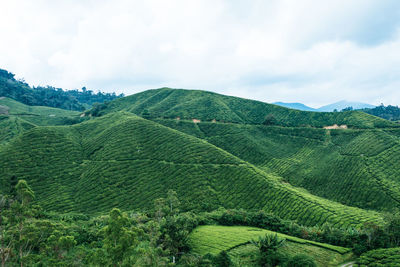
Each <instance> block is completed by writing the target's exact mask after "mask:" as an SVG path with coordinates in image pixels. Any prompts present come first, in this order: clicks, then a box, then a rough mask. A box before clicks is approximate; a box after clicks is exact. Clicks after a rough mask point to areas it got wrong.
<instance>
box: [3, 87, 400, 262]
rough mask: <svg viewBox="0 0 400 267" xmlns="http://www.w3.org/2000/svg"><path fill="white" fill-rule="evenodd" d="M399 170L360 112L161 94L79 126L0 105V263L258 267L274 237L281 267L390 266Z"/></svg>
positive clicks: (391, 135) (72, 115) (113, 107)
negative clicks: (306, 264) (296, 265)
mask: <svg viewBox="0 0 400 267" xmlns="http://www.w3.org/2000/svg"><path fill="white" fill-rule="evenodd" d="M335 125H336V126H335ZM340 125H345V126H343V127H342V128H340V127H339V126H340ZM399 162H400V128H399V125H398V124H396V123H394V122H390V121H387V120H384V119H381V118H378V117H375V116H372V115H369V114H366V113H363V112H361V111H346V112H332V113H326V112H325V113H324V112H318V113H317V112H305V111H298V110H291V109H287V108H283V107H279V106H276V105H270V104H266V103H262V102H259V101H253V100H248V99H241V98H237V97H230V96H224V95H219V94H215V93H211V92H204V91H199V90H176V89H169V88H162V89H155V90H148V91H144V92H142V93H139V94H135V95H132V96H128V97H123V98H118V99H116V100H113V101H111V102H108V103H104V104H99V105H95V106H94V107H93V108H92V109H90V110H87V111H85V112H84V113H80V112H76V111H68V110H62V109H57V108H50V107H35V106H27V105H24V104H21V103H19V102H17V101H15V100H13V99H10V98H5V97H0V241H1V242H0V254H1V255H0V256H1V257H0V259H2V260H6V261H7V260H9V259H11V260H10V262H12V264H11V265H10V266H15V265H19V266H20V265H21V264H22V263H26V265H27V266H30V265H29V264H32V266H38V265H37V264H38V262H44V263H43V264H44V265H43V266H113V265H115V263H116V262H117V263H118V264H117V266H169V265H168V264H170V265H171V264H172V265H176V266H259V265H260V264H261V263H260V260H261V261H262V260H271V259H266V258H263V256H262V255H261V256H260V255H259V254H260V253H261V254H262V253H264V252H265V251H264V252H259V248H258V247H257V245H254V244H249V241H250V240H252V239H256V238H258V237H259V236H265V234H268V233H269V234H271V233H273V232H272V231H274V232H277V233H278V235H277V236H278V237H279V238H284V239H286V240H287V246H286V247H285V248H284V249H283V250H282V251H283V253H284V254H285V255H286V256H289V258H293V259H292V260H294V261H295V260H296V259H297V258H296V257H297V256H298V254H305V255H300V256H299V257H300V258H299V260H305V261H307V260H310V258H311V261H315V262H316V264H317V265H319V266H336V265H339V264H341V263H344V262H347V261H350V260H356V259H355V258H356V257H357V255H361V254H362V256H361V257H360V258H359V259H358V262H359V264H361V265H362V266H374V265H373V263H372V262H373V261H377V262H379V263H380V264H386V266H396V265H387V264H397V262H398V259H397V256H396V253H397V248H395V247H398V246H399V245H400V236H399V234H398V233H400V215H398V213H396V212H397V211H398V210H399V209H400V178H399V177H400V165H399ZM27 203H29V204H27ZM115 208H118V209H115ZM105 214H109V215H105ZM215 224H220V225H215ZM21 225H22V226H21ZM222 225H225V226H222ZM226 225H229V227H228V226H226ZM239 225H240V226H239ZM250 226H251V227H250ZM253 226H254V227H253ZM255 227H257V228H255ZM261 228H262V229H261ZM33 229H36V230H37V229H39V230H40V231H38V232H35V231H34V230H33ZM113 231H117V232H118V233H120V235H121V239H120V238H119V236H115V235H113V234H112V233H114V232H113ZM283 233H286V235H285V234H283ZM3 241H7V242H3ZM24 242H25V243H24ZM119 242H120V243H121V244H120V245H121V246H120V245H118V244H119ZM260 242H261V241H260ZM7 244H11V245H10V246H8V245H7ZM261 247H262V246H261V245H260V248H261ZM122 248H123V249H122ZM117 249H121V250H120V251H123V253H122V254H118V253H115V251H116V250H117ZM375 249H384V250H375ZM368 250H370V251H369V252H367V251H368ZM260 251H261V250H260ZM268 251H269V252H268V253H272V252H271V251H270V250H268ZM275 252H276V251H275ZM275 252H274V253H275ZM24 253H25V254H24ZM209 253H211V254H209ZM264 254H265V253H264ZM272 254H273V253H272ZM272 254H271V255H272ZM278 254H279V253H278ZM278 254H276V255H278ZM257 255H258V256H257ZM274 255H275V254H274ZM279 255H280V256H282V255H281V254H279ZM279 255H278V256H279ZM259 256H260V257H261V258H260V257H259ZM264 256H265V255H264ZM278 256H276V257H277V258H276V260H278V258H279V257H278ZM221 262H225V263H226V262H230V263H229V264H231V265H221V264H222V263H221ZM288 262H290V260H289V261H288ZM264 263H265V262H264ZM264 263H262V264H261V265H263V264H264ZM207 264H208V265H207ZM264 265H265V264H264ZM5 266H8V265H5ZM288 266H290V265H288Z"/></svg>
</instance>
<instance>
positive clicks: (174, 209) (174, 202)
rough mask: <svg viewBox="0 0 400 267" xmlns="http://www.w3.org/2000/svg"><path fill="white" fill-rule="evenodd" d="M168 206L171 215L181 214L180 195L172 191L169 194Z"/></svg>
mask: <svg viewBox="0 0 400 267" xmlns="http://www.w3.org/2000/svg"><path fill="white" fill-rule="evenodd" d="M166 202H167V204H168V208H169V214H170V215H174V214H176V213H178V212H179V205H180V204H181V203H180V201H179V199H178V194H177V193H176V192H175V191H174V190H172V189H170V190H168V192H167V201H166Z"/></svg>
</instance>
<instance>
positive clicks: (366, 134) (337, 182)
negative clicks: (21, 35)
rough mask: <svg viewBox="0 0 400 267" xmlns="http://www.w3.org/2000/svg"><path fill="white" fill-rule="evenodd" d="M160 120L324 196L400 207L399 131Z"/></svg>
mask: <svg viewBox="0 0 400 267" xmlns="http://www.w3.org/2000/svg"><path fill="white" fill-rule="evenodd" d="M156 121H157V122H158V123H161V124H163V125H166V126H168V127H170V128H173V129H177V130H179V131H182V132H185V133H188V134H191V135H193V136H196V137H198V138H202V139H204V140H207V142H209V143H212V144H214V145H215V146H217V147H220V148H222V149H224V150H226V151H228V152H229V153H231V154H233V155H235V156H237V157H239V158H240V159H242V160H244V161H247V162H250V163H251V164H254V165H256V166H257V167H259V168H261V169H263V170H264V171H265V172H268V173H274V174H275V175H276V176H279V177H282V178H283V180H284V181H286V182H288V183H290V184H292V185H294V186H299V187H304V188H306V189H307V190H308V191H310V192H311V193H313V194H316V195H319V196H321V197H324V198H328V199H331V200H334V201H338V202H341V203H343V204H346V205H350V206H358V207H361V208H366V209H378V210H393V209H396V208H399V207H400V180H399V179H398V177H399V175H400V167H399V165H398V164H397V162H398V161H399V160H400V156H399V153H398V151H399V150H400V129H386V130H384V129H370V130H325V129H313V128H299V127H297V128H292V127H276V126H263V125H241V124H222V123H197V124H194V123H193V122H190V121H182V120H181V121H176V120H166V119H163V120H161V119H158V120H156Z"/></svg>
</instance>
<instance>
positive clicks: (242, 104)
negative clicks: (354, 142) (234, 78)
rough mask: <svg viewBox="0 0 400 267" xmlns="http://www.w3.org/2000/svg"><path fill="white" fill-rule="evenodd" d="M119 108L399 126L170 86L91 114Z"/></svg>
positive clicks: (250, 120) (229, 118)
mask: <svg viewBox="0 0 400 267" xmlns="http://www.w3.org/2000/svg"><path fill="white" fill-rule="evenodd" d="M116 111H127V112H131V113H133V114H136V115H141V116H144V117H146V118H178V117H179V118H180V119H196V120H199V121H203V122H204V121H210V122H211V121H213V120H215V121H218V122H231V123H241V124H262V123H265V122H266V118H268V117H269V118H270V119H271V122H269V124H273V125H280V126H290V127H299V126H303V127H315V128H322V127H324V126H329V125H334V124H338V125H341V124H344V125H347V126H348V127H352V128H374V127H399V125H397V124H395V123H393V122H389V121H387V120H384V119H381V118H378V117H375V116H372V115H369V114H366V113H364V112H361V111H350V112H305V111H299V110H293V109H288V108H284V107H280V106H277V105H272V104H267V103H263V102H260V101H254V100H248V99H243V98H238V97H232V96H225V95H220V94H216V93H212V92H206V91H200V90H183V89H170V88H161V89H154V90H147V91H144V92H142V93H138V94H135V95H131V96H127V97H124V98H120V99H116V100H114V101H111V102H109V103H107V104H103V105H100V106H98V107H97V108H95V109H92V110H91V111H90V112H89V113H90V114H92V115H94V116H101V115H104V114H108V113H111V112H116ZM89 113H88V114H89Z"/></svg>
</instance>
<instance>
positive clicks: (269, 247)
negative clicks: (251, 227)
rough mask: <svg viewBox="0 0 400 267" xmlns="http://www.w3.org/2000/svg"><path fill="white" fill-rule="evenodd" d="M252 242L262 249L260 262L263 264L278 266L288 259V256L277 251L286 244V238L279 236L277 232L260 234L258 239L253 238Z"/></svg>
mask: <svg viewBox="0 0 400 267" xmlns="http://www.w3.org/2000/svg"><path fill="white" fill-rule="evenodd" d="M250 242H251V244H253V245H255V246H256V247H258V249H259V251H260V258H259V262H260V265H261V266H276V265H280V264H281V263H282V262H284V261H285V260H286V256H285V255H284V254H282V253H279V252H278V251H277V250H278V249H279V248H281V247H283V246H284V245H285V244H286V240H285V239H281V238H279V237H278V235H277V234H266V235H265V236H260V237H259V238H258V240H251V241H250Z"/></svg>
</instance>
